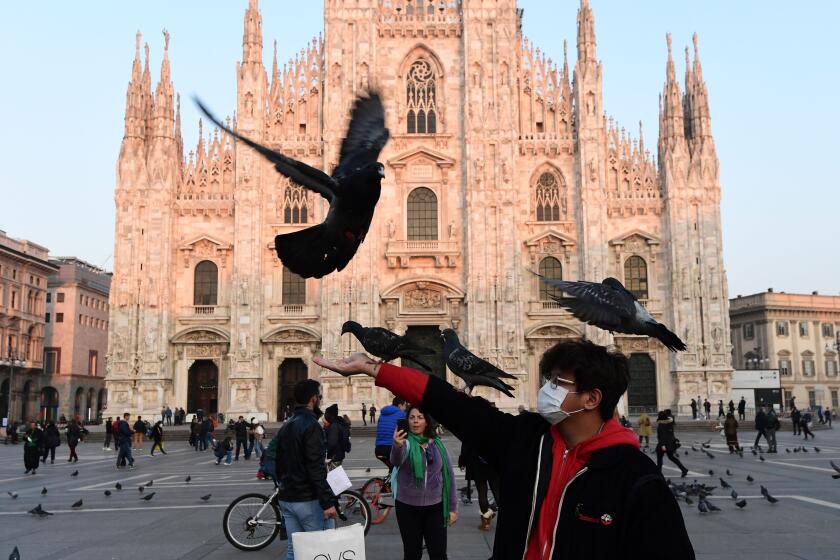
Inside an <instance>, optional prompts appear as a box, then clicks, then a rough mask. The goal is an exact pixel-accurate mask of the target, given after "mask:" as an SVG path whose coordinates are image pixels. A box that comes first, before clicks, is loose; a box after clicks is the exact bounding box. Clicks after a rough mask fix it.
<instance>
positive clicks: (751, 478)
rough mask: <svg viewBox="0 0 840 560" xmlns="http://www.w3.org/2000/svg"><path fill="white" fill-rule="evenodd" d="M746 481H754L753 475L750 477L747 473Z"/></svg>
mask: <svg viewBox="0 0 840 560" xmlns="http://www.w3.org/2000/svg"><path fill="white" fill-rule="evenodd" d="M747 482H750V483H752V482H755V479H754V478H753V477H751V476H750V475H747Z"/></svg>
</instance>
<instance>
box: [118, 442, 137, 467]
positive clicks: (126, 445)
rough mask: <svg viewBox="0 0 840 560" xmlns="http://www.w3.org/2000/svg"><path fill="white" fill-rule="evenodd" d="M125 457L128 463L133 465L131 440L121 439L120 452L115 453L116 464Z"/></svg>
mask: <svg viewBox="0 0 840 560" xmlns="http://www.w3.org/2000/svg"><path fill="white" fill-rule="evenodd" d="M123 459H125V460H126V461H128V464H129V465H134V457H132V456H131V440H129V439H127V438H126V439H123V440H122V441H121V442H120V452H119V453H117V466H119V464H120V462H122V460H123Z"/></svg>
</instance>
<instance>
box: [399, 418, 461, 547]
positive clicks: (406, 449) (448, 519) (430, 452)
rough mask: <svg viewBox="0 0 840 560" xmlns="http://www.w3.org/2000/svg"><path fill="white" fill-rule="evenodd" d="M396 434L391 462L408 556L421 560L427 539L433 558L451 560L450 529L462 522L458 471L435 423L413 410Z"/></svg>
mask: <svg viewBox="0 0 840 560" xmlns="http://www.w3.org/2000/svg"><path fill="white" fill-rule="evenodd" d="M407 413H408V414H407V425H406V424H405V423H404V422H406V421H402V420H401V421H400V422H399V423H398V424H397V429H396V431H395V432H394V446H393V447H392V448H391V463H392V464H393V465H394V472H393V474H392V483H391V484H392V488H393V491H394V496H395V497H396V511H397V524H398V525H399V527H400V536H401V537H402V542H403V558H404V559H405V560H419V559H420V558H421V557H422V555H423V541H425V542H426V549H427V550H428V553H429V560H444V559H445V558H446V528H447V527H448V526H449V525H451V524H453V523H455V521H457V519H458V500H457V495H456V494H457V493H456V492H455V491H454V490H455V487H454V480H455V472H454V471H453V469H452V461H450V459H449V454H448V453H447V452H446V448H445V447H444V445H443V442H442V441H441V440H440V438H438V437H437V436H436V435H435V423H434V420H432V418H431V417H430V416H428V415H426V414H425V413H424V412H423V411H422V410H421V409H420V408H418V407H417V406H410V407H409V408H408V411H407Z"/></svg>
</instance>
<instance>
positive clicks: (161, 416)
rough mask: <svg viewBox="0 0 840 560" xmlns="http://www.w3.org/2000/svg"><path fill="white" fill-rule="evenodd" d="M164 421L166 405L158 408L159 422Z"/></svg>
mask: <svg viewBox="0 0 840 560" xmlns="http://www.w3.org/2000/svg"><path fill="white" fill-rule="evenodd" d="M164 422H166V405H164V406H163V408H161V409H160V423H161V424H163V423H164Z"/></svg>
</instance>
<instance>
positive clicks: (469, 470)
mask: <svg viewBox="0 0 840 560" xmlns="http://www.w3.org/2000/svg"><path fill="white" fill-rule="evenodd" d="M519 414H522V413H521V412H520V413H519ZM458 468H460V469H461V470H462V471H465V472H464V478H466V479H467V480H468V481H469V480H472V481H474V482H475V489H476V491H477V492H478V507H479V509H480V510H481V521H480V522H479V525H478V528H479V529H480V530H482V531H489V530H490V525H491V524H492V522H493V516H494V515H495V514H496V512H495V511H493V509H491V508H490V500H489V499H488V495H487V487H488V486H489V487H490V490H491V491H492V492H493V499H494V500H495V502H496V503H497V504H498V503H499V475H498V474H497V473H496V471H495V470H494V469H493V467H491V466H490V464H489V463H487V461H485V460H484V458H482V457H481V455H479V454H478V453H477V452H476V450H475V448H473V447H472V446H471V445H470V444H469V443H463V444H461V454H460V455H459V456H458ZM467 484H469V482H467Z"/></svg>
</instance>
